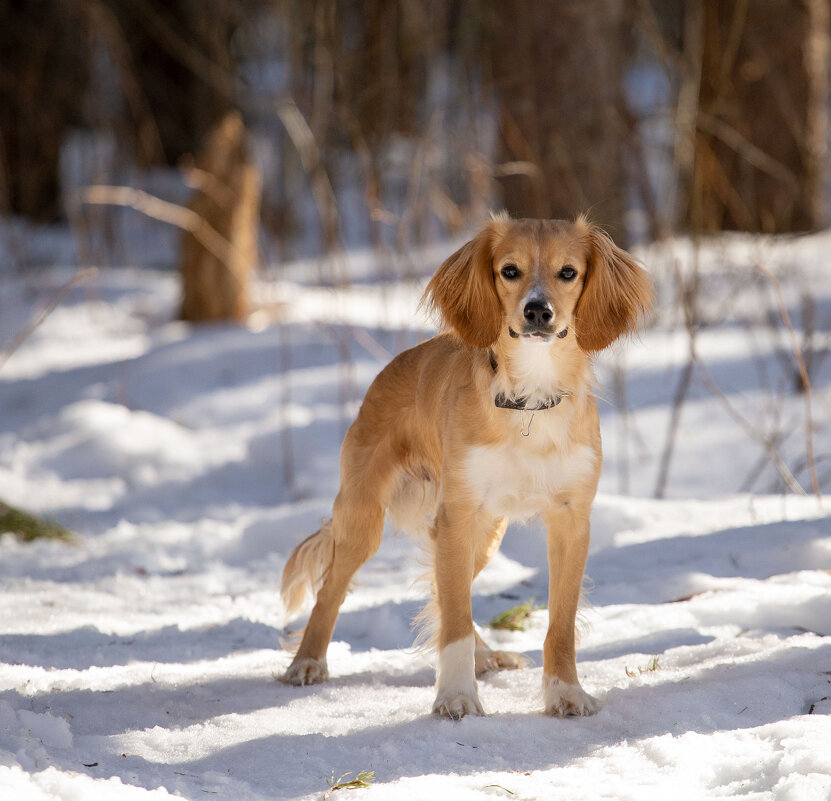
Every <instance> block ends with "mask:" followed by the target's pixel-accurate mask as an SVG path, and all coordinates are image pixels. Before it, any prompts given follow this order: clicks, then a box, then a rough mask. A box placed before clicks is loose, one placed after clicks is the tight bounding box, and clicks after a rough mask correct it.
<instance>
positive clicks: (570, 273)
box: [560, 264, 577, 281]
mask: <svg viewBox="0 0 831 801" xmlns="http://www.w3.org/2000/svg"><path fill="white" fill-rule="evenodd" d="M576 276H577V270H575V269H574V267H572V266H571V265H570V264H567V265H566V266H565V267H563V269H562V270H560V278H562V279H563V281H572V280H574V278H575V277H576Z"/></svg>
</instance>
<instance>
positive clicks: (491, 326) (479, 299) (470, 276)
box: [421, 217, 508, 348]
mask: <svg viewBox="0 0 831 801" xmlns="http://www.w3.org/2000/svg"><path fill="white" fill-rule="evenodd" d="M507 222H508V219H507V217H496V218H494V219H493V220H491V222H490V223H488V225H487V226H486V227H485V228H484V229H483V230H482V231H481V232H480V233H479V234H477V235H476V236H475V237H474V238H473V239H472V240H471V241H470V242H468V243H467V244H466V245H464V246H462V247H461V248H459V249H458V250H457V251H456V252H455V253H454V254H453V255H452V256H451V257H450V258H449V259H447V261H445V262H444V264H442V266H441V267H439V269H438V270H436V274H435V275H434V276H433V277H432V278H431V279H430V283H429V284H427V289H426V290H425V291H424V297H423V298H422V299H421V303H422V305H423V306H426V307H427V308H428V309H430V310H431V311H437V312H438V313H439V315H440V316H441V319H442V321H443V322H444V324H445V325H447V326H449V327H451V328H452V329H453V330H454V331H455V332H456V333H457V334H458V335H459V336H460V337H461V338H462V340H463V341H464V342H466V343H467V344H468V345H471V346H472V347H474V348H487V347H488V346H490V345H492V344H493V343H494V342H496V340H497V338H498V337H499V330H500V328H501V327H502V307H501V306H500V304H499V297H498V296H497V294H496V286H495V285H494V280H493V266H492V259H493V245H494V241H495V239H496V237H498V236H499V232H500V230H502V228H503V227H504V226H505V225H506V224H507Z"/></svg>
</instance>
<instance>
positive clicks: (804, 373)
mask: <svg viewBox="0 0 831 801" xmlns="http://www.w3.org/2000/svg"><path fill="white" fill-rule="evenodd" d="M753 264H754V266H755V267H756V269H757V270H759V272H761V273H762V274H763V275H765V276H767V278H768V279H769V280H770V282H771V283H772V284H773V288H774V291H775V293H776V301H777V303H778V305H779V314H780V315H781V317H782V322H783V323H784V324H785V328H786V329H787V330H788V334H789V335H790V339H791V348H792V349H793V354H794V358H795V359H796V363H797V366H798V367H799V375H800V376H801V378H802V388H803V394H804V396H805V458H806V460H807V463H808V472H809V474H810V476H811V490H812V491H813V493H814V495H816V496H817V498H821V497H822V491H821V490H820V486H819V479H818V478H817V465H816V462H815V460H814V420H813V413H812V409H811V378H810V376H809V375H808V369H807V368H806V367H805V360H804V359H803V358H802V350H801V349H800V347H799V338H798V337H797V335H796V331H795V330H794V327H793V323H791V317H790V315H789V314H788V307H787V305H786V303H785V296H784V295H783V294H782V285H781V284H780V283H779V279H778V278H777V277H776V276H775V275H774V274H773V273H772V272H771V271H770V270H769V269H768V268H767V267H765V266H764V264H762V263H761V262H759V261H756V260H754V262H753Z"/></svg>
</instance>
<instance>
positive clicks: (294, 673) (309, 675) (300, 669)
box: [280, 658, 329, 687]
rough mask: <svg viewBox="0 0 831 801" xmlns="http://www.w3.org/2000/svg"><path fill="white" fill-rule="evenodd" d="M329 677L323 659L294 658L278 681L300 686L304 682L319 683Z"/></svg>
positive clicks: (304, 683)
mask: <svg viewBox="0 0 831 801" xmlns="http://www.w3.org/2000/svg"><path fill="white" fill-rule="evenodd" d="M328 678H329V671H328V670H327V668H326V660H325V659H308V658H304V659H295V660H294V662H292V663H291V664H290V665H289V668H288V670H287V671H286V672H285V673H284V674H283V676H282V677H281V679H280V681H282V682H284V683H285V684H294V685H295V686H297V687H302V686H304V685H306V684H319V683H320V682H322V681H326V679H328Z"/></svg>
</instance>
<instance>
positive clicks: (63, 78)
mask: <svg viewBox="0 0 831 801" xmlns="http://www.w3.org/2000/svg"><path fill="white" fill-rule="evenodd" d="M0 20H2V23H0V58H1V59H2V68H1V69H0V212H2V213H9V212H11V213H13V214H22V215H24V216H26V217H29V218H31V219H33V220H36V221H37V222H47V223H49V222H54V221H55V219H56V218H58V217H59V216H60V214H61V203H60V200H61V193H60V180H59V176H60V153H61V142H62V140H63V137H64V134H65V133H66V131H67V130H68V129H69V128H70V127H72V126H73V125H79V124H80V123H81V121H82V118H83V92H84V90H85V87H86V85H87V81H88V77H89V67H90V57H89V46H88V45H89V31H88V28H87V19H86V17H85V15H84V14H83V13H81V12H80V11H79V10H78V9H77V8H76V6H75V4H74V3H69V2H64V0H46V2H40V3H18V2H11V0H0Z"/></svg>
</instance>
